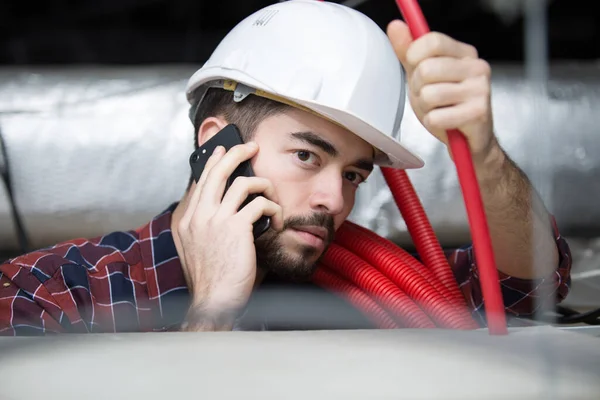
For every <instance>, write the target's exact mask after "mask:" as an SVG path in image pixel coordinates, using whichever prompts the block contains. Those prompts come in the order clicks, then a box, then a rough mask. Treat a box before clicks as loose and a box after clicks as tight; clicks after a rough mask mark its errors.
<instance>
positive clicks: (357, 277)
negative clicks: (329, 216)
mask: <svg viewBox="0 0 600 400" xmlns="http://www.w3.org/2000/svg"><path fill="white" fill-rule="evenodd" d="M321 262H322V264H323V265H324V266H325V267H329V268H331V270H332V271H335V272H336V273H338V274H339V275H341V276H342V277H343V278H344V279H346V280H348V281H350V282H351V283H353V284H355V285H356V286H358V287H360V288H361V289H362V290H364V291H365V293H367V294H368V295H370V296H371V298H372V299H373V300H375V301H376V302H377V303H378V304H380V305H381V306H382V307H383V308H384V309H385V310H387V311H389V314H390V316H391V317H392V318H394V320H395V321H398V322H400V323H401V325H404V326H406V327H408V328H435V326H436V325H435V324H434V322H433V321H432V320H431V319H430V318H429V317H428V316H427V314H425V313H424V312H423V310H422V309H421V308H419V306H418V305H416V304H415V303H414V302H413V301H411V299H410V298H409V297H408V296H407V295H406V293H404V291H403V288H399V287H398V286H396V285H395V284H394V282H392V281H391V280H389V279H388V278H386V277H385V276H384V275H383V274H382V273H381V272H379V271H378V270H377V269H376V268H375V267H374V266H373V265H372V264H371V263H368V262H365V261H364V260H362V259H361V258H360V257H359V256H357V255H356V254H353V253H352V252H351V251H349V250H346V249H344V248H343V247H341V246H340V245H338V244H336V243H333V244H332V245H331V246H330V247H329V249H328V250H327V252H326V253H325V256H324V257H323V259H322V261H321Z"/></svg>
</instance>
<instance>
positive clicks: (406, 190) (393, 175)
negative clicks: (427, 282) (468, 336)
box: [381, 168, 466, 307]
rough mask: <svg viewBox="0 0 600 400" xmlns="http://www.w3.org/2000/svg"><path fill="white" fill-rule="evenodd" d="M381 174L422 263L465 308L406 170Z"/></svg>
mask: <svg viewBox="0 0 600 400" xmlns="http://www.w3.org/2000/svg"><path fill="white" fill-rule="evenodd" d="M381 171H382V172H383V176H384V178H385V180H386V182H387V183H388V186H389V187H390V190H391V192H392V195H393V197H394V200H395V202H396V205H397V206H398V209H399V210H400V213H401V214H402V216H403V218H404V221H405V222H406V226H407V228H408V232H409V233H410V236H411V237H412V238H413V241H414V244H415V247H416V248H417V252H418V253H419V255H420V256H421V259H422V260H423V263H424V264H425V265H426V266H427V267H428V268H429V269H430V270H431V271H432V272H433V274H434V275H435V276H436V277H437V278H438V279H439V281H440V282H441V283H442V284H443V285H444V287H445V288H446V289H447V291H445V293H446V294H447V296H448V297H449V299H450V301H451V302H452V303H453V304H456V305H457V306H459V307H464V306H466V302H465V298H464V297H463V295H462V293H461V292H460V290H458V286H457V285H456V280H455V278H454V274H453V273H452V270H451V269H450V265H449V264H448V260H447V258H446V256H445V255H444V252H443V250H442V246H441V245H440V244H439V242H438V240H437V237H436V236H435V233H434V231H433V227H432V226H431V224H430V223H429V220H428V219H427V216H426V214H425V210H424V209H423V205H422V204H421V201H420V200H419V197H418V196H417V195H416V192H415V190H414V187H413V185H412V183H411V182H410V179H409V178H408V174H407V173H406V171H402V170H396V169H386V168H382V170H381ZM435 282H437V280H436V281H435Z"/></svg>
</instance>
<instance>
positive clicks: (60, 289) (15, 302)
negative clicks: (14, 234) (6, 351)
mask: <svg viewBox="0 0 600 400" xmlns="http://www.w3.org/2000/svg"><path fill="white" fill-rule="evenodd" d="M67 264H72V262H71V261H68V260H66V259H64V258H62V257H60V256H57V255H55V254H47V253H45V254H44V253H41V252H37V253H31V254H27V255H24V256H21V257H19V258H16V259H13V260H10V261H9V262H7V263H5V264H2V265H0V335H3V336H35V335H45V334H52V333H63V332H74V333H79V332H85V331H86V330H87V329H86V327H85V324H84V323H83V320H82V316H81V313H80V310H81V309H82V307H83V306H85V300H84V299H83V298H82V296H80V295H79V294H78V293H74V292H73V290H72V288H70V287H68V285H67V282H66V281H65V279H64V277H63V273H62V272H63V266H65V265H67ZM78 298H79V301H78V300H77V299H78Z"/></svg>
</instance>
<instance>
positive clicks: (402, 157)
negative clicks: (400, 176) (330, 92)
mask: <svg viewBox="0 0 600 400" xmlns="http://www.w3.org/2000/svg"><path fill="white" fill-rule="evenodd" d="M211 70H212V68H206V69H201V70H199V71H197V72H196V73H195V74H194V75H193V76H192V77H191V78H190V80H189V82H188V87H187V88H186V93H187V97H188V100H189V101H190V102H192V101H193V98H194V91H195V90H196V89H198V88H199V87H200V86H201V85H203V84H205V83H207V82H209V81H214V80H218V79H223V80H232V81H236V82H239V83H242V84H244V85H247V86H250V87H252V88H255V89H258V90H260V91H264V92H267V93H269V94H272V95H274V96H276V97H280V98H282V99H284V100H285V103H288V104H289V103H292V105H294V104H297V105H299V106H301V107H300V108H305V109H308V110H310V111H312V112H313V113H315V114H317V115H319V116H321V117H323V118H325V119H327V120H330V121H332V122H334V123H336V124H337V125H340V126H342V127H344V128H345V129H347V130H348V131H350V132H351V133H353V134H354V135H356V136H358V137H360V138H361V139H363V140H364V141H365V142H367V143H369V144H370V145H371V146H373V147H374V148H375V149H376V150H377V152H376V158H375V164H376V165H379V166H381V167H389V168H396V169H418V168H422V167H423V166H424V165H425V162H424V161H423V160H422V159H421V158H420V157H419V156H417V155H416V154H414V153H413V152H412V151H410V150H409V149H407V148H406V147H405V146H403V145H402V144H400V142H398V141H397V140H395V139H394V138H393V137H391V136H390V135H386V134H385V133H383V132H381V131H380V130H378V129H377V128H375V127H373V126H371V125H370V124H368V123H366V122H365V121H363V120H362V119H361V118H360V117H358V116H355V115H352V114H351V113H349V112H347V111H341V110H337V109H333V108H331V107H328V106H326V105H324V104H320V103H318V102H315V101H310V100H306V99H299V98H293V97H290V96H285V95H283V94H280V93H277V91H276V90H274V89H272V88H269V87H268V86H267V85H265V84H263V83H262V82H259V81H257V80H256V79H253V78H251V77H249V76H248V75H247V74H245V73H243V72H241V71H239V70H234V69H228V70H227V71H226V73H223V72H224V71H223V69H222V68H215V70H217V71H219V72H220V74H219V73H217V74H215V71H211ZM269 97H270V96H269Z"/></svg>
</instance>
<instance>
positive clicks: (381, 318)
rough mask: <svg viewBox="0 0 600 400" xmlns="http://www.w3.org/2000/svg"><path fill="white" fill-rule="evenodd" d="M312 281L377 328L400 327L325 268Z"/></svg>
mask: <svg viewBox="0 0 600 400" xmlns="http://www.w3.org/2000/svg"><path fill="white" fill-rule="evenodd" d="M314 279H315V280H316V281H317V282H320V283H321V284H322V285H323V286H325V287H327V288H328V289H330V290H333V291H335V292H336V293H339V294H340V295H341V296H342V297H344V298H345V299H346V300H348V301H349V302H350V303H352V304H354V305H355V306H356V307H357V308H358V309H359V310H361V311H363V312H364V314H365V315H366V316H367V318H369V319H370V320H371V321H372V322H373V323H375V324H376V326H378V327H379V328H381V329H396V328H400V327H401V326H400V325H399V324H397V323H396V322H395V321H394V320H393V319H392V318H391V317H390V316H389V315H388V314H387V313H386V312H385V311H384V310H383V309H382V308H381V307H380V306H379V305H378V304H377V303H376V302H375V301H374V300H373V299H371V297H369V295H368V294H366V293H365V292H364V291H363V290H362V289H360V288H359V287H357V286H355V285H353V284H352V283H349V282H347V281H345V280H344V279H342V278H341V277H339V276H337V275H336V274H335V273H334V272H331V271H329V270H328V269H327V268H326V267H320V268H319V269H317V271H316V272H315V276H314Z"/></svg>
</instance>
